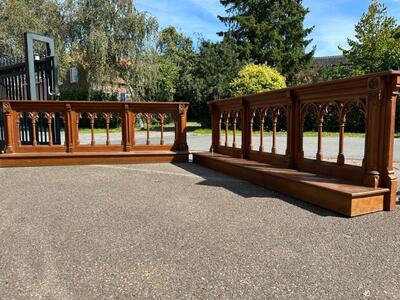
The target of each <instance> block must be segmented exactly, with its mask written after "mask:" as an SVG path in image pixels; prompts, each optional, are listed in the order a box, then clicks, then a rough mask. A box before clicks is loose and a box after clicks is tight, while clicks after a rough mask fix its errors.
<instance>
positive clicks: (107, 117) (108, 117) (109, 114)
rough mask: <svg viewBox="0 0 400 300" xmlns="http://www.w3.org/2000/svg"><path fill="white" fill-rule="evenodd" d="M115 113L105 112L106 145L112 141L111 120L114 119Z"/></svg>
mask: <svg viewBox="0 0 400 300" xmlns="http://www.w3.org/2000/svg"><path fill="white" fill-rule="evenodd" d="M112 116H113V114H112V113H103V119H104V120H105V121H106V135H107V138H106V145H107V146H109V145H110V144H111V142H110V121H111V119H112Z"/></svg>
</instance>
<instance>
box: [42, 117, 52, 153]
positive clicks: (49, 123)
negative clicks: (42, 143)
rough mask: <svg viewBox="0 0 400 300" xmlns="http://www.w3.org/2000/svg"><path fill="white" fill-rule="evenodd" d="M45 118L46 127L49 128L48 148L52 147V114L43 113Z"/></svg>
mask: <svg viewBox="0 0 400 300" xmlns="http://www.w3.org/2000/svg"><path fill="white" fill-rule="evenodd" d="M44 116H45V118H46V119H47V126H48V128H49V146H53V128H52V124H53V118H54V113H45V114H44Z"/></svg>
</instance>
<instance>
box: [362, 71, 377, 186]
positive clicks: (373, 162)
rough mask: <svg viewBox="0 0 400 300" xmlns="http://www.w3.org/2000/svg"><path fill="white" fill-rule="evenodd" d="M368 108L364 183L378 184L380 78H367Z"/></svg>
mask: <svg viewBox="0 0 400 300" xmlns="http://www.w3.org/2000/svg"><path fill="white" fill-rule="evenodd" d="M367 103H368V106H367V107H368V109H367V124H366V135H365V161H364V163H365V174H364V184H365V185H366V186H370V187H375V188H376V187H378V186H379V176H380V174H379V142H378V141H379V139H380V131H381V130H380V126H381V124H380V121H381V81H380V78H378V77H375V78H370V79H369V80H368V99H367Z"/></svg>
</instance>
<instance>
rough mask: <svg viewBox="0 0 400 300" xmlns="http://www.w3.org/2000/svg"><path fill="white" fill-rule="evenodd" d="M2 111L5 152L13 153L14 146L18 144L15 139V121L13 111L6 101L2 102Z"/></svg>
mask: <svg viewBox="0 0 400 300" xmlns="http://www.w3.org/2000/svg"><path fill="white" fill-rule="evenodd" d="M3 113H4V126H5V130H4V131H5V132H4V133H5V138H6V149H5V152H6V153H15V150H16V149H15V147H16V145H17V144H18V141H17V140H16V137H17V134H16V128H15V126H16V123H15V112H14V111H13V110H12V108H11V104H10V103H8V102H4V103H3Z"/></svg>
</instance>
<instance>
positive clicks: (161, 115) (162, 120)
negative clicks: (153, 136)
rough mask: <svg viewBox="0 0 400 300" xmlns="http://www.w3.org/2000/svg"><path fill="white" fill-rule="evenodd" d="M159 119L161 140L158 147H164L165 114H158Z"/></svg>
mask: <svg viewBox="0 0 400 300" xmlns="http://www.w3.org/2000/svg"><path fill="white" fill-rule="evenodd" d="M158 117H159V118H160V126H161V139H160V145H164V121H165V114H158Z"/></svg>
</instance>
